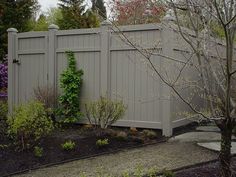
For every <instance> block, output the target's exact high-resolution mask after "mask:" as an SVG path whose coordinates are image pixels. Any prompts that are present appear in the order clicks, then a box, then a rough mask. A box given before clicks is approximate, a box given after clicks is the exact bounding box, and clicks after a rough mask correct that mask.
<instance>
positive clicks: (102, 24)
mask: <svg viewBox="0 0 236 177" xmlns="http://www.w3.org/2000/svg"><path fill="white" fill-rule="evenodd" d="M111 25H112V24H111V22H110V21H109V20H104V21H103V22H102V23H101V26H111Z"/></svg>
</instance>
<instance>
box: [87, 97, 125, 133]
mask: <svg viewBox="0 0 236 177" xmlns="http://www.w3.org/2000/svg"><path fill="white" fill-rule="evenodd" d="M125 110H126V108H125V106H124V104H123V102H122V101H112V100H110V99H108V98H105V97H100V99H99V100H97V101H94V102H91V103H88V104H85V111H86V116H87V118H88V121H89V122H90V123H91V124H95V126H99V127H100V128H102V129H106V128H107V127H108V126H110V125H112V124H113V123H115V122H116V121H117V120H119V119H121V118H122V117H123V115H124V113H125Z"/></svg>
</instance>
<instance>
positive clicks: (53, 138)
mask: <svg viewBox="0 0 236 177" xmlns="http://www.w3.org/2000/svg"><path fill="white" fill-rule="evenodd" d="M120 132H122V133H123V134H124V132H125V134H126V135H127V136H126V137H123V136H122V137H119V136H117V134H118V133H120ZM155 133H156V136H155V137H151V136H149V137H148V136H147V135H144V133H142V130H138V131H137V132H136V131H130V129H125V128H114V129H108V130H106V131H105V132H102V133H101V132H100V131H98V130H94V129H92V128H86V127H81V126H76V127H73V128H67V129H58V130H55V131H54V132H53V134H52V135H50V136H48V137H47V138H45V139H43V140H42V141H41V142H40V145H39V146H40V147H42V148H43V156H42V157H35V155H34V152H33V149H30V150H27V151H24V152H19V151H16V150H15V148H14V146H13V145H9V144H11V142H10V141H9V140H4V141H1V142H3V143H2V146H1V147H0V159H1V160H0V176H6V175H9V174H12V173H15V172H20V171H27V170H30V169H35V168H39V167H41V166H47V165H53V164H58V163H63V162H66V161H71V160H75V159H80V158H85V157H91V156H96V155H99V154H104V153H112V152H115V151H118V150H123V149H127V148H131V147H138V146H142V145H145V144H152V143H157V142H160V141H164V140H165V138H164V137H162V136H161V131H155ZM98 139H108V141H109V144H108V145H106V146H104V147H99V146H97V145H96V141H97V140H98ZM67 140H72V141H73V142H75V144H76V145H75V148H74V149H73V150H71V151H66V150H63V149H62V146H61V144H63V143H64V142H65V141H67ZM4 144H5V145H9V146H8V147H5V146H3V145H4Z"/></svg>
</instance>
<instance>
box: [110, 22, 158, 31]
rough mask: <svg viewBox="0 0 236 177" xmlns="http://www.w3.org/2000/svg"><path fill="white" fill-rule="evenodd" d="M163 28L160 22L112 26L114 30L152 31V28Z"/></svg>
mask: <svg viewBox="0 0 236 177" xmlns="http://www.w3.org/2000/svg"><path fill="white" fill-rule="evenodd" d="M161 29H162V25H161V24H160V23H150V24H140V25H125V26H113V28H112V30H113V32H119V31H122V32H129V31H130V32H132V31H151V30H161Z"/></svg>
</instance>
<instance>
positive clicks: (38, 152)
mask: <svg viewBox="0 0 236 177" xmlns="http://www.w3.org/2000/svg"><path fill="white" fill-rule="evenodd" d="M34 156H35V157H42V156H43V148H42V147H39V146H35V147H34Z"/></svg>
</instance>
